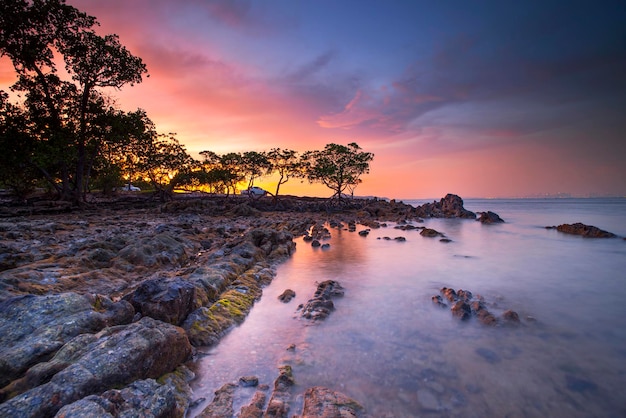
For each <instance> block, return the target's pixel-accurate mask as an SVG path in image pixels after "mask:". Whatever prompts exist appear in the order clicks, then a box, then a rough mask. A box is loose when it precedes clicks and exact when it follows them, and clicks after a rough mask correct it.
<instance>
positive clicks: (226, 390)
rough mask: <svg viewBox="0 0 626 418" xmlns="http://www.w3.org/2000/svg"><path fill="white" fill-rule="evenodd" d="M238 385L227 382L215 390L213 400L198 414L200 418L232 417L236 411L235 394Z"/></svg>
mask: <svg viewBox="0 0 626 418" xmlns="http://www.w3.org/2000/svg"><path fill="white" fill-rule="evenodd" d="M236 388H237V385H235V384H234V383H226V384H225V385H223V386H222V387H221V388H219V389H218V390H216V391H215V397H214V398H213V401H212V402H211V403H210V404H209V405H208V406H207V407H206V408H204V409H203V410H202V413H200V415H198V417H199V418H223V417H232V416H233V414H234V413H235V411H234V410H233V403H234V400H233V396H234V394H235V389H236Z"/></svg>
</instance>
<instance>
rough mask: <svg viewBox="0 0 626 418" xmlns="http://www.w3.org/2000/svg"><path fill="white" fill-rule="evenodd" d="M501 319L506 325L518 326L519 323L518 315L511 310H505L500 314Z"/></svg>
mask: <svg viewBox="0 0 626 418" xmlns="http://www.w3.org/2000/svg"><path fill="white" fill-rule="evenodd" d="M502 318H503V319H504V321H505V322H506V323H507V324H511V325H518V324H519V323H520V320H519V315H518V314H517V312H515V311H512V310H510V309H509V310H506V311H504V312H503V313H502Z"/></svg>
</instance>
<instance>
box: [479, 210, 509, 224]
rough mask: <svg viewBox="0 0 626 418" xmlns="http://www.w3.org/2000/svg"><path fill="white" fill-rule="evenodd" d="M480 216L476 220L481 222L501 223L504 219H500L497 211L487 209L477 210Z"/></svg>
mask: <svg viewBox="0 0 626 418" xmlns="http://www.w3.org/2000/svg"><path fill="white" fill-rule="evenodd" d="M479 213H480V217H479V218H478V220H479V221H480V223H483V224H499V223H503V222H504V219H502V218H501V217H500V216H499V215H498V214H497V213H495V212H492V211H490V210H488V211H487V212H479Z"/></svg>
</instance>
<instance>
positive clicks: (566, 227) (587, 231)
mask: <svg viewBox="0 0 626 418" xmlns="http://www.w3.org/2000/svg"><path fill="white" fill-rule="evenodd" d="M546 229H556V230H557V231H559V232H563V233H566V234H571V235H580V236H582V237H585V238H615V237H616V236H617V235H615V234H614V233H612V232H608V231H604V230H602V229H600V228H597V227H595V226H593V225H585V224H583V223H581V222H577V223H574V224H562V225H559V226H547V227H546Z"/></svg>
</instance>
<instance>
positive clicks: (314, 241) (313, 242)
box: [311, 239, 322, 248]
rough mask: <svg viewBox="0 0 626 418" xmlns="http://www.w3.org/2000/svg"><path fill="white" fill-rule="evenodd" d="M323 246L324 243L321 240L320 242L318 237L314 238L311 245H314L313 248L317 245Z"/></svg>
mask: <svg viewBox="0 0 626 418" xmlns="http://www.w3.org/2000/svg"><path fill="white" fill-rule="evenodd" d="M321 246H322V243H320V242H319V241H318V240H316V239H314V240H313V241H312V242H311V247H313V248H317V247H321Z"/></svg>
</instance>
